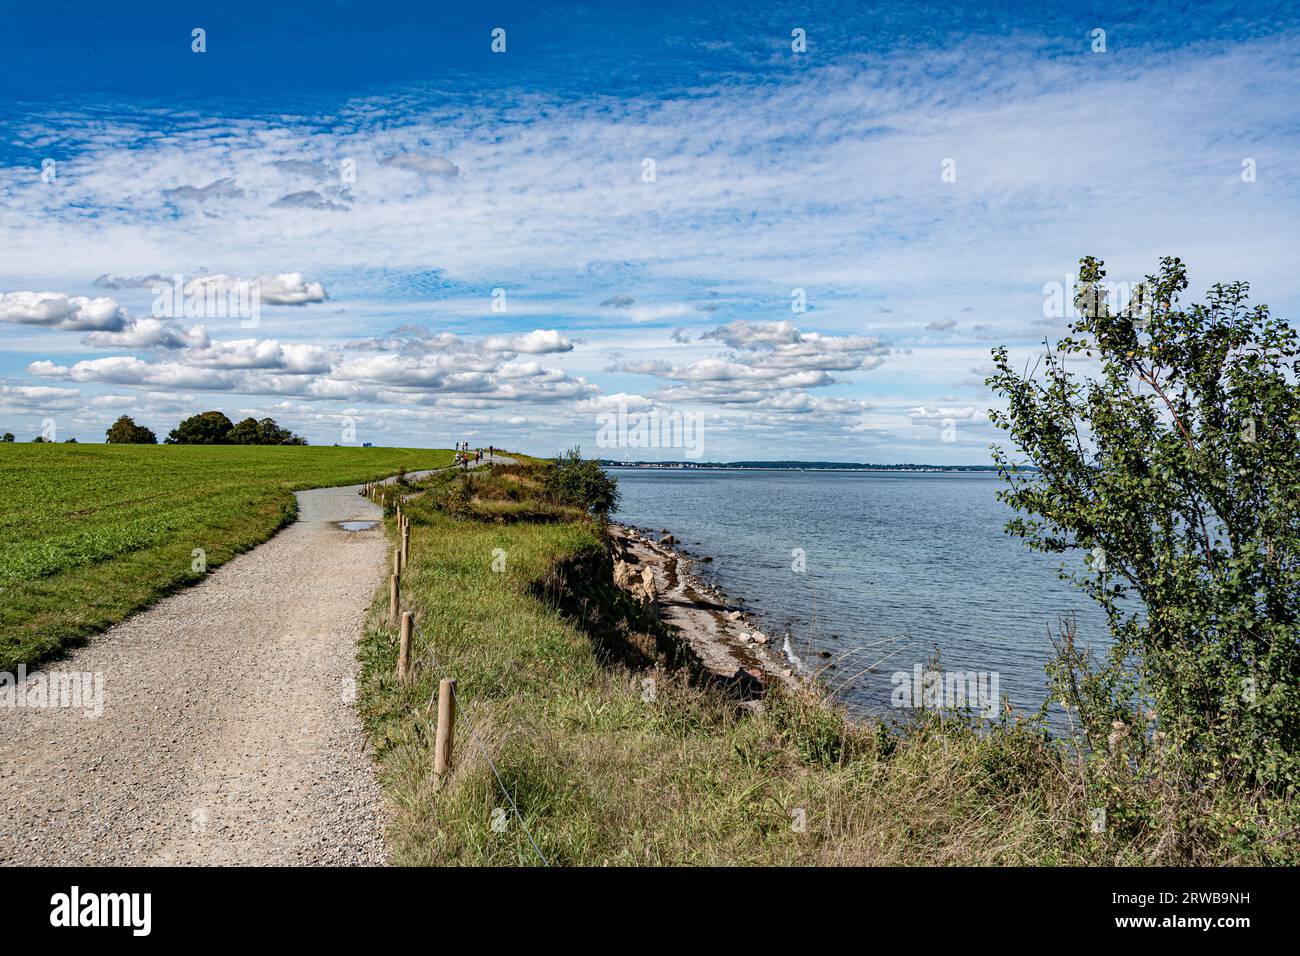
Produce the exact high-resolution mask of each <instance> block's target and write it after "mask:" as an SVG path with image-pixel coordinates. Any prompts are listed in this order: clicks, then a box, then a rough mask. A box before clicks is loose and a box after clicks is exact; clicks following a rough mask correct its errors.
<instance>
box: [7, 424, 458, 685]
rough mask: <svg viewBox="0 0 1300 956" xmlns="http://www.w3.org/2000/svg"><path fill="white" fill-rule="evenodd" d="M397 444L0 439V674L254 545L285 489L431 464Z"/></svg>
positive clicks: (427, 453) (274, 523)
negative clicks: (200, 565)
mask: <svg viewBox="0 0 1300 956" xmlns="http://www.w3.org/2000/svg"><path fill="white" fill-rule="evenodd" d="M451 454H452V453H451V452H449V451H441V450H433V449H408V448H350V447H345V448H332V447H312V446H305V447H304V446H273V447H258V446H236V445H220V446H212V445H208V446H204V445H46V444H0V501H3V502H4V510H3V512H0V671H5V670H8V671H12V670H13V669H14V668H15V667H16V666H17V665H18V664H19V663H28V664H31V663H34V662H36V661H39V660H41V659H42V658H45V657H48V656H49V655H50V654H52V653H54V652H56V651H58V650H59V649H60V648H63V647H66V646H68V645H70V644H75V643H76V642H77V641H79V640H81V639H83V638H85V637H86V636H87V635H90V634H93V633H95V632H97V631H100V630H103V629H104V628H105V627H107V626H108V625H110V624H112V623H114V622H116V621H119V620H121V619H122V618H123V617H125V616H126V615H127V614H130V613H131V612H132V611H135V610H138V609H140V608H142V607H145V606H147V605H149V604H150V603H152V602H153V601H155V600H157V599H158V598H159V597H160V596H162V595H163V594H166V593H167V592H168V591H170V590H173V589H174V588H176V587H178V586H181V585H184V584H187V583H191V582H193V581H196V580H198V579H199V578H200V577H201V575H200V574H198V573H195V572H194V571H192V570H191V563H192V561H193V560H194V558H193V556H192V552H193V550H194V549H195V548H202V549H203V550H204V551H205V552H206V560H207V566H208V568H209V570H210V569H212V568H214V567H216V566H218V565H220V564H221V563H223V562H225V561H227V560H229V559H230V558H231V557H233V556H234V555H236V554H239V553H240V552H242V551H246V550H248V549H249V548H251V547H253V546H254V545H256V544H259V543H260V542H262V541H265V540H266V539H267V538H268V537H270V536H271V535H272V534H273V533H274V532H275V531H276V530H277V529H278V528H280V527H281V526H282V525H284V524H286V523H287V522H289V521H292V520H293V518H294V516H295V514H296V502H295V499H294V496H293V492H294V491H295V490H298V489H302V488H313V487H323V486H329V485H344V484H354V483H359V482H362V481H370V480H373V479H376V478H382V477H386V476H388V475H391V474H393V473H394V472H396V471H397V469H398V468H399V467H405V468H406V469H407V470H408V471H414V470H417V469H424V468H438V467H441V466H443V465H447V464H449V463H450V461H451Z"/></svg>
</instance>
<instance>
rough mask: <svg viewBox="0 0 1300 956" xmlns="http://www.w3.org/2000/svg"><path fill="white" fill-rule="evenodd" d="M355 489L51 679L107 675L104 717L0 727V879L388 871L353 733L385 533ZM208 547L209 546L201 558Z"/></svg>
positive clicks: (363, 751) (312, 498) (33, 718)
mask: <svg viewBox="0 0 1300 956" xmlns="http://www.w3.org/2000/svg"><path fill="white" fill-rule="evenodd" d="M357 491H358V489H357V487H356V486H354V487H350V488H322V489H316V490H312V491H305V492H300V493H299V495H298V507H299V516H298V520H297V522H295V523H294V524H292V525H290V526H289V527H287V528H285V529H284V530H283V531H281V532H280V533H279V534H277V535H276V536H275V537H273V538H272V539H271V540H269V541H267V542H266V543H264V544H262V545H260V546H259V547H257V548H255V549H253V550H252V551H249V552H248V553H246V554H243V555H240V556H239V557H237V558H235V559H233V560H231V561H229V562H228V563H226V564H225V565H223V566H222V567H220V568H218V569H217V570H216V571H214V572H213V573H212V574H211V575H210V576H209V577H208V578H207V579H206V580H204V581H203V582H202V583H200V584H198V585H196V586H194V587H192V588H189V589H187V590H184V591H181V592H179V593H177V594H175V595H173V596H171V597H168V598H166V599H164V600H163V601H161V602H159V603H158V604H157V605H155V606H154V607H152V608H150V609H149V610H147V611H144V612H142V613H140V614H137V615H134V616H133V617H130V618H128V619H127V620H125V621H123V622H122V623H120V624H118V625H116V626H115V627H113V628H111V629H109V631H107V632H106V633H105V634H103V635H101V636H100V637H98V638H96V639H95V640H93V641H92V642H91V643H90V644H89V645H87V646H86V647H84V648H82V649H80V650H77V651H74V652H73V653H71V654H70V655H68V656H67V657H66V658H64V659H62V660H59V661H56V662H53V663H51V664H49V665H48V667H47V670H46V672H47V673H51V674H52V673H55V672H68V671H80V672H98V673H102V674H103V678H104V699H105V706H104V709H103V714H102V716H100V717H98V718H93V719H91V718H87V717H86V716H85V715H84V713H83V711H81V710H73V709H63V708H45V709H32V708H15V709H12V710H4V711H0V863H5V864H92V865H93V864H110V865H122V864H136V863H139V864H328V865H346V864H378V863H383V862H384V856H385V851H384V845H383V832H384V822H385V820H384V817H385V810H384V804H383V800H382V797H381V794H380V792H379V789H378V787H377V785H376V784H375V781H374V777H373V772H372V768H371V761H370V756H369V753H368V750H367V744H366V740H365V737H364V734H363V731H362V728H361V725H360V722H359V720H358V718H357V716H356V712H355V710H354V707H353V704H352V701H353V700H354V699H355V693H356V691H355V688H356V685H355V677H356V672H357V663H356V659H355V655H356V642H357V638H358V636H359V635H360V633H361V627H362V621H363V618H364V615H365V612H366V608H367V607H368V606H369V604H370V600H371V598H372V596H373V594H374V592H375V588H376V587H377V586H378V585H379V584H380V582H381V580H382V579H383V574H384V571H385V569H386V562H385V555H386V544H385V540H384V535H383V526H382V524H376V525H375V526H374V527H373V528H370V529H368V530H363V531H353V532H349V531H344V530H342V529H341V528H340V527H339V526H338V525H337V523H336V522H339V521H344V520H348V519H378V518H379V517H380V510H379V508H378V507H377V506H376V505H373V504H371V503H370V502H369V501H366V500H365V499H364V498H363V497H361V496H360V495H359V494H358V493H357ZM195 546H196V547H201V546H202V542H195Z"/></svg>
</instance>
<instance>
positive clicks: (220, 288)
mask: <svg viewBox="0 0 1300 956" xmlns="http://www.w3.org/2000/svg"><path fill="white" fill-rule="evenodd" d="M250 286H255V287H256V288H257V289H258V294H259V296H260V298H261V301H262V302H263V303H264V304H266V305H308V304H310V303H313V302H324V301H325V300H326V299H328V298H329V296H328V295H327V294H326V292H325V286H324V285H322V284H321V283H319V282H311V281H308V280H307V279H306V278H305V277H304V276H303V274H302V273H301V272H279V273H276V274H274V275H263V276H257V277H255V278H252V279H246V278H241V277H239V276H228V275H224V274H217V275H210V276H199V277H198V278H195V279H191V280H190V281H189V282H187V283H185V290H184V291H185V294H186V295H190V296H204V295H207V294H209V293H213V294H221V295H225V294H228V293H230V292H232V291H235V290H236V289H243V288H249V287H250Z"/></svg>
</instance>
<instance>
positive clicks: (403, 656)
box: [397, 611, 411, 683]
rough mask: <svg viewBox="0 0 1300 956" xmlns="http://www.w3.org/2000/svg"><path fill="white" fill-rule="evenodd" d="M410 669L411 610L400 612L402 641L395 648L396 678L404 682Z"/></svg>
mask: <svg viewBox="0 0 1300 956" xmlns="http://www.w3.org/2000/svg"><path fill="white" fill-rule="evenodd" d="M410 669H411V612H410V611H403V612H402V643H401V644H400V645H399V646H398V650H397V679H398V680H400V681H402V682H403V683H405V682H406V678H407V675H408V674H409V673H410Z"/></svg>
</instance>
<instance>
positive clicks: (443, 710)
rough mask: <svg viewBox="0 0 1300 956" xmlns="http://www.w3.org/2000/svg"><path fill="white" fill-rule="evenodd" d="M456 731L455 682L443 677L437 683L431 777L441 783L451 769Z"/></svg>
mask: <svg viewBox="0 0 1300 956" xmlns="http://www.w3.org/2000/svg"><path fill="white" fill-rule="evenodd" d="M455 729H456V682H455V681H454V680H452V679H451V678H448V677H444V678H443V679H442V680H440V681H438V733H437V736H436V738H435V739H434V750H433V776H434V778H435V779H436V780H437V782H438V783H440V784H441V783H442V781H443V779H444V778H445V777H446V776H447V771H448V770H449V769H450V768H451V748H452V743H453V734H454V732H455Z"/></svg>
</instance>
